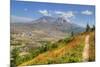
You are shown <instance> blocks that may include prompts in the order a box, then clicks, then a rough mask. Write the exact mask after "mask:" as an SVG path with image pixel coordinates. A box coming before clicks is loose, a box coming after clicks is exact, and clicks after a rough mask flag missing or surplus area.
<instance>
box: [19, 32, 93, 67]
mask: <svg viewBox="0 0 100 67" xmlns="http://www.w3.org/2000/svg"><path fill="white" fill-rule="evenodd" d="M87 35H89V36H90V38H89V54H88V55H89V58H88V60H87V61H95V33H94V32H85V33H81V34H78V35H75V36H73V37H71V38H67V39H66V38H65V39H63V40H59V41H58V42H56V43H55V44H57V45H58V47H56V48H53V49H51V50H48V51H46V52H43V53H40V54H39V55H37V56H36V57H34V58H33V59H31V60H29V61H26V62H23V63H22V64H19V65H18V66H25V65H34V64H58V63H71V62H82V61H83V60H82V59H83V51H84V47H85V38H86V36H87Z"/></svg>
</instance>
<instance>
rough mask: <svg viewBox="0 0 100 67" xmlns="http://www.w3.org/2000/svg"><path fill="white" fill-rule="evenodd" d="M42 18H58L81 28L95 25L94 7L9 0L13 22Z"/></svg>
mask: <svg viewBox="0 0 100 67" xmlns="http://www.w3.org/2000/svg"><path fill="white" fill-rule="evenodd" d="M42 16H51V17H59V16H60V17H64V18H65V19H66V20H68V21H69V22H71V23H76V24H78V25H81V26H86V24H87V23H89V24H90V25H93V24H95V7H94V6H89V5H72V4H57V3H41V2H24V1H16V0H11V19H12V20H13V21H32V20H35V19H37V18H39V17H42Z"/></svg>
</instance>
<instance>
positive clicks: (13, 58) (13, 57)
mask: <svg viewBox="0 0 100 67" xmlns="http://www.w3.org/2000/svg"><path fill="white" fill-rule="evenodd" d="M18 53H19V49H18V48H14V49H13V50H12V51H11V67H16V60H17V57H18Z"/></svg>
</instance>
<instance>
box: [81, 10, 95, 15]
mask: <svg viewBox="0 0 100 67" xmlns="http://www.w3.org/2000/svg"><path fill="white" fill-rule="evenodd" d="M81 13H82V14H84V15H92V14H93V12H92V11H89V10H85V11H82V12H81Z"/></svg>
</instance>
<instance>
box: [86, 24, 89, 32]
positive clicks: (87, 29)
mask: <svg viewBox="0 0 100 67" xmlns="http://www.w3.org/2000/svg"><path fill="white" fill-rule="evenodd" d="M88 31H90V26H89V24H87V26H86V32H88Z"/></svg>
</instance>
